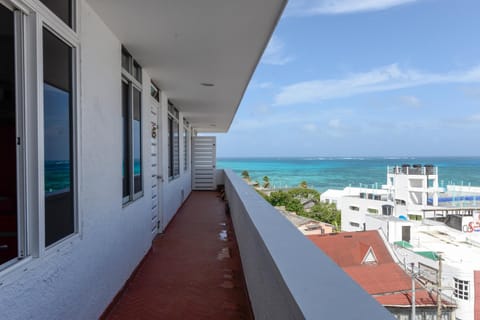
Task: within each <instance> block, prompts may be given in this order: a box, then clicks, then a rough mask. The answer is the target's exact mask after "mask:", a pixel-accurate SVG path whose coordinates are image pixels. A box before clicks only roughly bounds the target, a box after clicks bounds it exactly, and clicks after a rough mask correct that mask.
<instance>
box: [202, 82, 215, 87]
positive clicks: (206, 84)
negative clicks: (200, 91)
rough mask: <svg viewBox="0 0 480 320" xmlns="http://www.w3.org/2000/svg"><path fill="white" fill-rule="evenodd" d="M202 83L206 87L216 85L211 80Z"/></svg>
mask: <svg viewBox="0 0 480 320" xmlns="http://www.w3.org/2000/svg"><path fill="white" fill-rule="evenodd" d="M201 85H202V86H204V87H213V86H215V85H214V84H213V83H209V82H202V83H201Z"/></svg>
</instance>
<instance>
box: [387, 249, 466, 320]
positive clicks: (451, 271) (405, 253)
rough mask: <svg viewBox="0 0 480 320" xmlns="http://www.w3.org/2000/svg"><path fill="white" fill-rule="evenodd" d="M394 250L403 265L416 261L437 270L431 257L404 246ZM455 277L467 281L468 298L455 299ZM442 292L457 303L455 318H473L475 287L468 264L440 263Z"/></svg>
mask: <svg viewBox="0 0 480 320" xmlns="http://www.w3.org/2000/svg"><path fill="white" fill-rule="evenodd" d="M395 252H396V254H397V256H398V258H399V259H400V260H401V263H402V264H404V266H409V265H410V264H411V263H415V265H416V266H417V265H418V263H422V264H425V265H427V266H430V267H432V268H434V269H437V270H438V262H437V261H434V260H432V259H428V258H426V257H424V256H421V255H419V254H417V253H415V252H413V251H412V250H409V249H405V248H396V249H395ZM454 277H455V278H457V279H460V280H464V281H469V284H470V288H469V297H470V299H469V300H461V299H457V298H455V297H454V296H453V288H454V285H455V284H454V280H453V278H454ZM442 294H444V295H445V296H447V297H449V298H451V299H453V301H455V303H456V304H457V309H456V311H455V316H456V319H459V320H471V319H473V314H474V307H475V301H474V297H475V288H474V273H473V270H472V269H471V267H470V266H466V267H464V268H462V267H461V266H458V265H457V266H454V265H452V264H450V263H448V262H446V261H443V263H442Z"/></svg>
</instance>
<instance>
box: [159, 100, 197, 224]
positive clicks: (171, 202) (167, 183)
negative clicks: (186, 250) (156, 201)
mask: <svg viewBox="0 0 480 320" xmlns="http://www.w3.org/2000/svg"><path fill="white" fill-rule="evenodd" d="M160 97H161V98H160V99H161V101H160V105H161V109H162V117H161V128H160V130H161V134H162V137H163V139H162V140H163V145H162V150H164V152H162V155H161V157H162V163H163V183H164V184H163V199H164V201H163V205H162V210H163V219H162V220H163V221H162V228H163V229H164V228H166V227H167V226H168V224H169V223H170V221H171V220H172V218H173V216H174V215H175V213H176V212H177V210H178V209H179V208H180V206H181V205H182V203H183V201H184V200H185V199H187V197H188V196H189V195H190V193H191V192H192V175H191V167H192V166H191V154H192V152H191V150H192V148H191V145H190V146H189V147H190V148H189V150H190V152H189V162H190V165H189V166H188V170H187V171H185V170H184V167H183V164H184V159H183V150H184V148H185V147H184V145H183V144H184V143H183V114H182V113H181V112H180V114H179V127H180V176H179V177H177V178H175V179H172V180H170V179H169V177H168V141H167V137H168V97H167V96H166V95H165V94H164V93H163V92H162V93H161V96H160ZM187 120H188V119H187ZM189 140H190V139H189Z"/></svg>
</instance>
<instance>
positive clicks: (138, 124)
mask: <svg viewBox="0 0 480 320" xmlns="http://www.w3.org/2000/svg"><path fill="white" fill-rule="evenodd" d="M141 112H142V111H141V93H140V91H138V90H137V89H135V88H134V89H133V163H134V166H133V179H134V193H137V192H140V191H142V189H143V188H142V121H141V119H142V117H141V115H142V114H141Z"/></svg>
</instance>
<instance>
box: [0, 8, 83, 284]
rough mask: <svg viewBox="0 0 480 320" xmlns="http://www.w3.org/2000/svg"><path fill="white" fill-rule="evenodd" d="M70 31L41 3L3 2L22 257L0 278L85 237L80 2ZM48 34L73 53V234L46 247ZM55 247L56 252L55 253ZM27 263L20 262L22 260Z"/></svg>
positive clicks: (7, 265) (1, 272) (0, 269)
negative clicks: (10, 46)
mask: <svg viewBox="0 0 480 320" xmlns="http://www.w3.org/2000/svg"><path fill="white" fill-rule="evenodd" d="M72 1H73V4H72V11H73V12H72V28H70V27H69V26H68V25H67V24H66V23H65V22H63V20H61V19H60V18H59V17H57V16H56V15H55V14H54V13H53V12H51V11H50V10H49V9H48V8H47V7H46V6H45V5H44V4H43V3H41V2H40V1H31V0H0V5H4V6H6V7H7V8H9V9H11V10H15V16H16V22H15V38H16V41H15V51H16V52H15V57H16V65H15V72H16V76H17V79H16V109H17V112H16V117H17V137H18V140H19V142H20V145H19V147H18V148H17V159H18V160H17V171H18V173H17V180H18V183H17V185H18V186H17V199H18V200H17V202H18V208H17V211H18V212H19V213H18V218H19V220H18V224H19V228H18V239H19V254H18V258H17V259H16V260H12V261H11V262H8V263H4V264H2V265H0V276H3V275H4V274H6V273H8V272H10V271H12V270H14V269H16V268H17V267H20V266H23V264H24V263H27V262H28V261H30V260H31V259H32V258H38V257H42V256H46V255H51V254H55V253H57V252H60V251H62V250H63V249H66V248H70V246H68V244H69V243H71V242H72V241H76V240H77V239H79V238H80V237H81V233H82V230H81V224H80V221H81V218H82V217H81V208H80V203H79V201H78V196H79V186H80V185H81V182H80V175H79V172H78V168H79V167H81V164H80V157H79V146H80V144H81V142H80V135H79V134H78V132H79V130H80V128H81V123H80V116H79V106H80V94H79V92H80V90H81V88H80V68H79V66H80V54H79V52H80V37H79V35H78V33H77V32H76V30H79V29H80V25H79V19H78V12H79V1H78V0H72ZM44 28H45V29H48V30H49V31H50V32H52V33H53V34H54V35H55V36H56V37H58V38H59V39H60V40H61V41H62V42H64V43H65V44H66V45H68V46H69V47H71V48H72V66H71V67H72V70H71V73H72V92H71V94H72V115H71V117H72V123H71V125H72V128H71V134H72V137H71V139H72V145H71V148H72V161H73V163H74V166H73V168H72V175H73V177H72V180H73V185H72V187H73V190H74V191H73V195H72V198H73V215H74V231H73V233H72V234H70V235H68V236H66V237H64V238H62V239H60V240H58V241H57V242H55V243H53V244H51V245H49V246H48V247H46V246H45V190H44V186H45V184H44V182H45V177H44V174H45V172H44V165H43V164H44V140H43V139H44V127H43V126H44V118H43V112H44V101H43V99H44V97H43V86H44V79H43V30H44ZM53 248H54V249H53ZM21 260H23V262H22V263H20V261H21Z"/></svg>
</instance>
